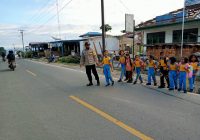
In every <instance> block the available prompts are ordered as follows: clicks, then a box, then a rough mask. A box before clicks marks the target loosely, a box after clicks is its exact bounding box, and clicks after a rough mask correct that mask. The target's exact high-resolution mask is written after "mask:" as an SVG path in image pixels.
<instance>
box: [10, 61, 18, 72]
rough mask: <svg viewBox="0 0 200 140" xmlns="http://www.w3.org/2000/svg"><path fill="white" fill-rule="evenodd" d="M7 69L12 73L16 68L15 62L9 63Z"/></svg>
mask: <svg viewBox="0 0 200 140" xmlns="http://www.w3.org/2000/svg"><path fill="white" fill-rule="evenodd" d="M8 67H9V68H10V69H11V70H13V71H14V70H15V68H16V63H15V61H11V62H10V64H9V66H8Z"/></svg>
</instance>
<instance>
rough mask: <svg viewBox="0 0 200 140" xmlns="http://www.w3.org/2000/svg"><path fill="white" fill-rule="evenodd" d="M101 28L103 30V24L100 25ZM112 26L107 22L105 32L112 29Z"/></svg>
mask: <svg viewBox="0 0 200 140" xmlns="http://www.w3.org/2000/svg"><path fill="white" fill-rule="evenodd" d="M100 29H101V30H102V26H101V27H100ZM111 30H112V27H111V26H110V25H109V24H105V32H108V31H111Z"/></svg>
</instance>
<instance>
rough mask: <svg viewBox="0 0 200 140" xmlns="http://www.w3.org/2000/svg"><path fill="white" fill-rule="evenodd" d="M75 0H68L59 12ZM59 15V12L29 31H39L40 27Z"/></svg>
mask: <svg viewBox="0 0 200 140" xmlns="http://www.w3.org/2000/svg"><path fill="white" fill-rule="evenodd" d="M72 1H73V0H70V1H69V2H67V3H66V4H65V5H64V6H63V7H62V8H61V9H60V10H59V11H58V14H59V13H60V12H61V11H62V10H63V9H65V8H66V7H67V6H68V5H69V4H70V3H71V2H72ZM56 16H57V14H55V15H53V16H51V17H50V18H49V19H48V20H47V21H46V22H45V23H44V24H42V25H40V26H39V27H36V28H35V29H33V30H31V31H29V32H34V31H37V30H38V29H40V28H42V27H43V26H44V25H46V24H47V23H48V22H49V21H51V20H52V19H54V18H55V17H56Z"/></svg>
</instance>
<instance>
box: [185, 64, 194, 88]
mask: <svg viewBox="0 0 200 140" xmlns="http://www.w3.org/2000/svg"><path fill="white" fill-rule="evenodd" d="M187 77H188V81H189V88H190V92H193V88H194V86H193V85H194V84H193V67H192V65H190V64H188V71H187Z"/></svg>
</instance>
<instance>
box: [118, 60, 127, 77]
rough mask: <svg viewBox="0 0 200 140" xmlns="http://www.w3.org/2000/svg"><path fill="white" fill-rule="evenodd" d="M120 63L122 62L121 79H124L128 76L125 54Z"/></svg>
mask: <svg viewBox="0 0 200 140" xmlns="http://www.w3.org/2000/svg"><path fill="white" fill-rule="evenodd" d="M119 63H120V64H121V74H120V80H122V79H123V77H124V76H126V65H125V56H120V58H119Z"/></svg>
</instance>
